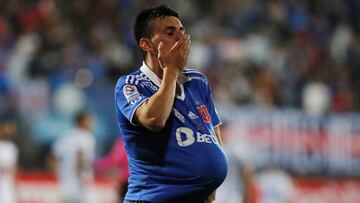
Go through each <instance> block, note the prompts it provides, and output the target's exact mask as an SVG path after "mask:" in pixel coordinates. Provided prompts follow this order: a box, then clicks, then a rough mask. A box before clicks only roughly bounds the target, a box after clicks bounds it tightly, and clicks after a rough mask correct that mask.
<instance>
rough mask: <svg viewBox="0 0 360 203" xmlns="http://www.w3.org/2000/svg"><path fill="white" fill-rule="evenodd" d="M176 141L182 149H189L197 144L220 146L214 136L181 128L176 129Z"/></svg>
mask: <svg viewBox="0 0 360 203" xmlns="http://www.w3.org/2000/svg"><path fill="white" fill-rule="evenodd" d="M176 141H177V143H178V145H179V146H180V147H188V146H190V145H192V144H194V143H195V142H197V143H208V144H219V142H218V140H217V137H216V136H215V135H214V134H202V133H200V132H195V133H194V131H193V130H191V129H190V128H187V127H179V128H177V129H176Z"/></svg>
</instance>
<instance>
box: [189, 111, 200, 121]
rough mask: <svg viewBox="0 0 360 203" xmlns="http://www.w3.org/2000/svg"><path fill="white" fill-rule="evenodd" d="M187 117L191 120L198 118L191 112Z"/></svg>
mask: <svg viewBox="0 0 360 203" xmlns="http://www.w3.org/2000/svg"><path fill="white" fill-rule="evenodd" d="M188 117H189V118H190V119H193V120H194V119H197V118H199V116H197V115H196V114H194V113H193V112H191V111H189V113H188Z"/></svg>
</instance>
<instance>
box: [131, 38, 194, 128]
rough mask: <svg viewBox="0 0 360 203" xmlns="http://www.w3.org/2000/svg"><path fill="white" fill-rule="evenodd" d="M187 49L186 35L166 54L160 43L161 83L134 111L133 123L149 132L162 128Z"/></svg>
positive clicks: (188, 40) (188, 44) (170, 109)
mask: <svg viewBox="0 0 360 203" xmlns="http://www.w3.org/2000/svg"><path fill="white" fill-rule="evenodd" d="M189 48H190V37H189V36H188V35H184V36H183V37H182V38H181V39H180V40H179V41H178V42H177V43H175V45H174V46H173V47H172V48H171V49H170V50H169V51H168V52H166V51H165V50H163V44H162V43H161V42H160V44H159V47H158V58H159V64H161V67H162V68H163V77H162V81H161V84H160V87H159V90H158V91H157V92H156V93H155V94H154V95H152V96H151V97H150V98H149V99H148V100H146V101H145V102H144V103H143V104H141V105H140V106H139V107H138V108H137V109H136V111H135V117H134V119H135V122H137V123H140V124H141V125H143V126H144V127H146V128H147V129H149V130H151V131H160V130H161V129H163V128H164V126H165V123H166V121H167V119H168V118H169V115H170V113H171V111H172V107H173V104H174V98H175V90H176V80H177V77H178V75H179V74H180V72H181V71H182V70H183V68H184V66H185V64H186V61H187V58H188V54H189Z"/></svg>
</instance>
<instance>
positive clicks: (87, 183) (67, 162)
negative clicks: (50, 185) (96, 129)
mask: <svg viewBox="0 0 360 203" xmlns="http://www.w3.org/2000/svg"><path fill="white" fill-rule="evenodd" d="M53 154H54V156H55V159H56V162H57V173H58V177H59V183H60V190H61V193H62V198H63V201H64V202H65V203H91V202H96V199H95V198H96V197H94V195H93V194H94V193H93V192H91V184H92V182H93V178H94V177H93V168H92V164H93V162H94V155H95V138H94V135H93V133H92V116H91V115H90V114H89V113H88V112H85V111H82V112H80V113H78V114H77V115H76V117H75V127H74V128H73V129H72V130H70V131H69V132H67V133H66V134H65V135H64V136H62V137H60V138H59V139H58V140H57V141H56V142H55V144H54V146H53Z"/></svg>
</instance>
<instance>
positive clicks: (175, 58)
mask: <svg viewBox="0 0 360 203" xmlns="http://www.w3.org/2000/svg"><path fill="white" fill-rule="evenodd" d="M190 43H191V40H190V35H188V34H185V35H183V36H182V37H181V38H180V39H179V40H178V41H177V42H176V43H175V44H174V45H173V46H172V47H171V48H170V49H169V50H166V49H165V47H164V43H163V42H160V43H159V46H158V60H159V64H160V66H161V67H162V68H163V69H168V70H167V71H174V72H175V73H176V74H179V73H180V72H181V71H182V70H183V69H184V67H185V65H186V63H187V60H188V57H189V52H190Z"/></svg>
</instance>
